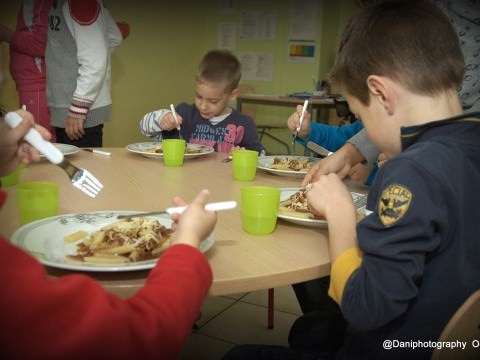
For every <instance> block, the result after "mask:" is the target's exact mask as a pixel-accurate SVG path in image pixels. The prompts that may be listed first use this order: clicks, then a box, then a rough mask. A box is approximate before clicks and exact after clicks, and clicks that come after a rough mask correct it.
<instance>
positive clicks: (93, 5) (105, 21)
mask: <svg viewBox="0 0 480 360" xmlns="http://www.w3.org/2000/svg"><path fill="white" fill-rule="evenodd" d="M49 25H50V26H49V30H48V40H47V49H46V65H47V100H48V106H49V109H50V114H51V123H52V125H53V126H56V127H65V119H66V118H67V117H74V118H78V119H82V120H85V123H84V127H86V128H88V127H93V126H97V125H100V124H103V123H105V122H106V121H108V118H109V116H110V110H111V104H112V99H111V93H110V90H111V64H110V55H111V53H112V51H113V49H114V48H115V47H117V46H118V45H120V43H121V42H122V35H121V33H120V31H119V29H118V27H117V25H116V23H115V21H114V19H113V18H112V17H111V15H110V13H109V12H108V10H107V9H105V8H104V7H103V3H102V1H101V0H56V1H54V3H53V6H52V8H51V10H50V13H49Z"/></svg>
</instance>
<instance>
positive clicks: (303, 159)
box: [257, 155, 319, 178]
mask: <svg viewBox="0 0 480 360" xmlns="http://www.w3.org/2000/svg"><path fill="white" fill-rule="evenodd" d="M318 160H319V159H318V158H314V157H307V156H293V155H292V156H290V155H276V156H262V157H259V158H258V160H257V169H261V170H264V171H267V172H270V173H272V174H275V175H281V176H288V177H296V178H303V177H304V176H305V174H306V173H307V172H308V171H309V170H310V168H311V167H312V165H313V164H314V163H315V162H316V161H318Z"/></svg>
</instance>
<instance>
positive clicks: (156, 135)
mask: <svg viewBox="0 0 480 360" xmlns="http://www.w3.org/2000/svg"><path fill="white" fill-rule="evenodd" d="M168 112H170V110H167V109H160V110H155V111H151V112H149V113H147V114H145V115H144V116H143V118H142V119H141V120H140V131H141V132H142V134H143V135H145V136H148V137H149V138H152V139H155V140H162V128H161V127H160V120H161V119H162V118H163V117H164V116H165V114H167V113H168Z"/></svg>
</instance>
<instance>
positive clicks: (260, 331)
mask: <svg viewBox="0 0 480 360" xmlns="http://www.w3.org/2000/svg"><path fill="white" fill-rule="evenodd" d="M274 304H275V306H274V307H275V313H274V328H273V329H268V328H267V290H265V291H258V292H253V293H248V294H239V295H232V296H228V297H224V296H218V297H208V298H207V299H206V300H205V303H204V305H203V307H202V317H201V319H200V320H199V321H198V322H197V326H198V328H197V329H196V330H194V331H192V334H191V335H190V337H189V339H188V341H187V343H186V345H185V347H184V349H183V352H182V355H181V357H180V360H217V359H221V358H222V356H223V354H225V352H227V351H228V349H230V348H231V347H233V346H235V345H236V344H276V345H287V337H288V332H289V330H290V326H291V325H292V324H293V322H294V321H295V319H297V317H298V316H299V315H301V310H300V306H299V305H298V302H297V300H296V298H295V294H294V292H293V290H292V288H291V286H286V287H281V288H275V302H274Z"/></svg>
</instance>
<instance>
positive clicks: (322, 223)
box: [278, 188, 367, 228]
mask: <svg viewBox="0 0 480 360" xmlns="http://www.w3.org/2000/svg"><path fill="white" fill-rule="evenodd" d="M298 190H299V188H282V189H280V201H283V200H286V199H287V198H288V197H289V196H291V195H293V194H294V193H296V192H297V191H298ZM351 194H352V198H353V200H354V201H355V200H356V199H359V198H363V197H366V196H367V195H365V194H359V193H355V192H351ZM364 211H365V205H364V204H360V206H358V208H357V212H358V213H363V212H364ZM278 218H279V219H283V220H285V221H288V222H291V223H294V224H298V225H303V226H310V227H320V228H325V227H327V221H326V220H321V219H304V218H300V217H295V216H291V215H286V214H278Z"/></svg>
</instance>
